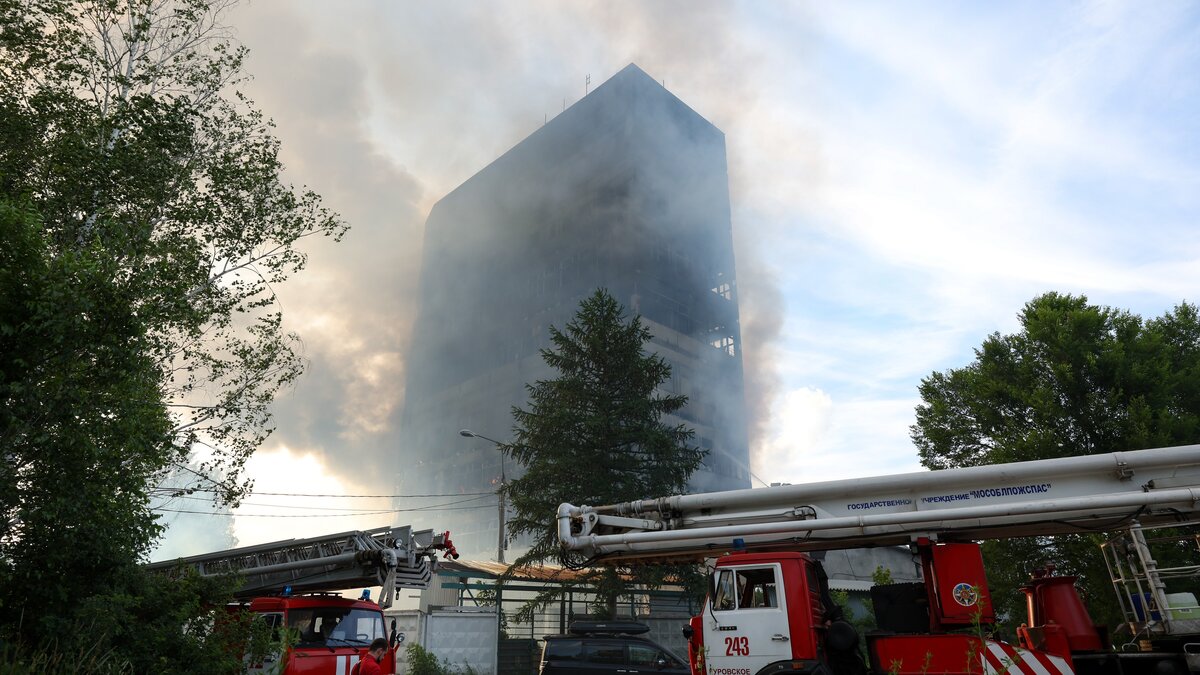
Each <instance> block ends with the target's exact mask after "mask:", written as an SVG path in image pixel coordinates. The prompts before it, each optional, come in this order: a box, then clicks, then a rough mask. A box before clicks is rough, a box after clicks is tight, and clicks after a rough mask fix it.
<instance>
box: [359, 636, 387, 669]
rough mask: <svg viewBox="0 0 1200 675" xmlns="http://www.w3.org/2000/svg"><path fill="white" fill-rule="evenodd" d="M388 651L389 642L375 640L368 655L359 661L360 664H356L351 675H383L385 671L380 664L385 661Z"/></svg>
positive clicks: (368, 650) (379, 639) (380, 639)
mask: <svg viewBox="0 0 1200 675" xmlns="http://www.w3.org/2000/svg"><path fill="white" fill-rule="evenodd" d="M387 649H388V643H387V640H385V639H383V638H375V641H374V642H372V643H371V646H370V647H369V648H368V649H367V653H366V654H364V655H363V656H362V658H361V659H359V661H358V663H356V664H354V670H352V671H350V672H351V675H383V669H382V668H380V667H379V662H380V661H382V660H383V655H384V654H386V653H387Z"/></svg>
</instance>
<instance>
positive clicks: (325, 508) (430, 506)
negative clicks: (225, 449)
mask: <svg viewBox="0 0 1200 675" xmlns="http://www.w3.org/2000/svg"><path fill="white" fill-rule="evenodd" d="M494 496H495V493H494V492H489V493H485V494H484V495H483V496H481V497H471V498H470V499H460V500H458V501H453V502H446V503H445V504H427V505H425V506H421V507H414V508H413V509H412V510H414V511H415V510H423V509H436V508H438V507H440V506H455V505H458V504H466V503H468V502H477V501H479V500H480V499H487V498H488V497H494ZM171 499H187V500H190V501H195V502H208V501H210V500H208V499H206V498H204V497H185V496H182V495H180V496H176V497H172V498H171ZM163 506H166V504H163ZM240 506H264V507H266V508H271V509H308V510H313V511H353V512H356V513H361V512H365V511H371V512H374V511H376V510H377V509H367V508H361V509H339V508H337V507H332V506H298V505H295V504H264V503H262V502H242V503H241V504H240ZM230 515H236V514H233V513H231V514H230Z"/></svg>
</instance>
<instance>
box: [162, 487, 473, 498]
mask: <svg viewBox="0 0 1200 675" xmlns="http://www.w3.org/2000/svg"><path fill="white" fill-rule="evenodd" d="M151 491H152V492H169V493H174V492H189V493H190V492H216V490H214V489H212V488H168V487H156V488H151ZM248 494H252V495H258V496H261V497H333V498H338V499H413V498H418V497H471V496H476V495H494V494H496V493H495V491H491V492H444V493H430V494H412V495H332V494H317V493H313V492H259V491H258V490H251V491H250V492H249V493H248Z"/></svg>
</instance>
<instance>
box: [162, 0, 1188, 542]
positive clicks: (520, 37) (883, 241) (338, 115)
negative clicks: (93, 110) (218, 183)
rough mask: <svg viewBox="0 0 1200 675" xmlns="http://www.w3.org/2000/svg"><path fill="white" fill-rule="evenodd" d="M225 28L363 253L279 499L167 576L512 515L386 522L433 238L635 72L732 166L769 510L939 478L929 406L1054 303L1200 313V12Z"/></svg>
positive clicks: (452, 17)
mask: <svg viewBox="0 0 1200 675" xmlns="http://www.w3.org/2000/svg"><path fill="white" fill-rule="evenodd" d="M225 23H226V24H227V25H228V26H230V28H231V29H232V32H233V35H234V36H235V37H236V38H237V39H238V40H239V41H240V42H241V43H242V44H243V45H245V46H246V47H248V48H249V50H250V56H249V58H248V59H247V62H246V71H247V73H248V74H249V75H251V76H252V77H253V80H252V81H250V82H248V83H245V84H244V85H243V89H244V91H246V92H247V93H248V94H249V95H250V96H251V98H252V99H253V100H254V101H255V102H256V103H257V105H258V106H259V108H261V109H262V110H263V111H264V112H265V113H266V114H267V115H268V116H270V117H271V118H273V119H274V121H275V123H276V125H277V126H276V129H275V132H276V135H277V137H278V138H279V139H280V141H281V143H282V152H281V156H282V159H283V161H284V163H285V165H286V167H287V168H286V174H285V177H286V178H287V180H289V181H291V182H293V183H295V184H296V185H306V186H308V187H310V188H312V189H314V190H316V191H317V192H318V193H320V194H322V195H323V196H324V198H325V201H326V204H327V205H328V206H329V207H330V208H332V209H334V210H336V211H338V212H339V213H341V215H342V216H343V217H344V218H345V220H346V221H347V222H348V223H349V224H350V226H351V231H350V232H349V234H348V235H347V236H346V238H345V240H344V241H343V242H341V243H338V244H335V243H333V242H329V241H324V242H318V243H317V244H316V245H313V246H311V247H310V248H309V249H308V250H307V252H308V254H309V256H310V258H309V265H308V268H307V269H306V270H304V271H303V272H301V273H300V274H299V275H297V276H295V277H294V278H293V279H292V280H290V281H289V282H288V283H286V284H285V285H283V286H280V287H279V288H278V289H277V290H278V292H279V297H280V300H281V302H282V306H283V311H284V313H285V316H286V321H287V324H288V327H289V328H290V329H291V330H294V331H295V332H296V333H297V334H298V335H299V336H300V338H301V341H302V351H303V353H304V356H305V359H306V360H307V363H308V370H307V372H306V374H305V375H304V376H303V377H302V378H301V380H300V381H299V382H298V383H297V384H296V385H295V386H294V387H293V388H292V389H290V390H288V391H286V392H284V393H283V394H281V396H280V397H279V399H278V401H277V403H276V407H275V414H276V417H275V423H276V425H277V431H276V432H275V433H274V434H273V435H272V436H271V437H270V438H269V439H268V441H267V442H266V444H265V445H264V446H263V448H262V449H261V450H260V451H259V452H258V454H257V455H256V456H255V457H254V459H253V460H251V463H250V465H249V473H250V475H251V476H252V477H253V478H254V479H255V481H256V482H255V494H254V495H252V496H251V497H249V498H248V499H247V500H246V503H245V504H243V505H242V506H241V507H240V508H239V509H238V510H237V511H236V512H235V513H234V514H233V515H232V517H230V516H212V515H199V514H186V513H176V512H170V513H166V512H164V522H165V523H166V524H168V525H169V526H170V529H169V531H168V534H167V536H166V538H165V539H164V541H163V543H162V546H161V547H160V549H159V550H158V551H156V552H155V553H154V554H153V555H152V558H154V559H161V558H165V557H172V556H178V555H187V554H193V553H199V552H203V551H208V550H215V549H219V548H224V547H226V546H231V545H234V544H237V545H251V544H257V543H262V542H266V541H274V540H279V539H285V538H291V537H307V536H313V535H314V534H323V533H332V532H339V531H344V530H351V529H361V528H368V527H378V526H383V525H404V524H412V525H414V526H415V527H417V528H418V529H420V528H426V527H428V528H433V529H438V525H437V514H438V513H439V509H443V508H495V506H494V502H489V501H488V499H490V497H489V496H486V495H485V496H478V497H472V498H470V499H474V500H475V501H473V502H469V503H468V502H466V501H465V499H464V498H457V499H442V498H437V497H430V498H423V499H412V500H409V501H403V500H402V501H401V502H400V508H401V509H405V510H401V511H396V510H395V509H396V504H394V503H393V501H392V500H391V499H389V498H387V497H363V496H361V495H390V494H392V493H393V492H394V488H392V487H391V485H390V484H391V477H390V476H389V475H388V471H387V470H386V465H385V464H384V458H386V457H387V456H388V453H389V452H390V453H394V452H395V449H396V448H395V440H396V438H397V429H396V426H397V424H398V421H399V414H398V412H399V410H400V408H401V406H402V404H403V399H404V391H403V388H404V387H403V381H404V372H405V359H404V355H405V351H406V348H407V340H408V338H409V333H410V331H411V326H412V319H413V317H414V314H415V311H416V306H415V296H416V283H417V275H418V273H419V266H420V255H421V241H422V234H423V228H424V222H425V218H426V217H427V216H428V214H429V210H430V208H431V207H432V206H433V204H434V203H435V202H437V200H439V199H440V198H441V197H443V196H445V195H446V194H447V193H448V192H449V191H450V190H452V189H453V188H454V187H456V186H457V185H459V184H460V183H462V182H463V181H464V180H466V179H467V178H469V177H470V176H471V175H473V174H474V173H475V172H477V171H479V170H480V169H482V168H483V167H484V166H486V165H487V164H488V163H490V162H491V161H492V160H493V159H495V158H496V157H498V156H499V155H500V154H502V153H503V152H505V151H506V150H508V149H509V148H511V147H512V146H514V145H516V144H517V143H518V142H520V141H521V140H522V139H523V138H525V137H526V136H528V135H529V134H530V133H532V132H533V131H535V130H537V129H538V128H539V127H540V126H541V125H543V124H545V123H546V121H547V120H549V119H552V118H553V117H554V116H555V115H556V114H558V113H561V112H562V110H563V109H564V108H565V107H567V106H570V105H571V104H573V103H574V102H576V101H578V100H579V99H580V98H581V97H582V96H584V95H585V92H586V91H588V90H591V89H594V88H595V86H596V85H598V84H600V83H601V82H603V81H604V80H606V79H608V78H609V77H611V76H612V75H613V74H615V73H616V72H617V71H619V70H621V69H622V68H623V67H625V66H626V65H628V64H629V63H636V64H637V65H638V66H639V67H640V68H642V69H643V70H645V71H646V72H647V73H648V74H649V75H650V76H651V77H653V78H655V79H657V80H659V81H660V82H662V83H663V85H664V86H665V87H666V88H667V89H668V90H670V91H671V92H672V93H673V94H674V95H676V96H678V97H679V98H680V99H681V100H683V101H684V102H685V103H686V104H688V105H689V106H690V107H691V108H693V109H694V110H696V111H697V112H698V113H699V114H700V115H702V116H704V117H705V118H706V119H708V120H709V121H710V122H712V123H713V124H715V125H716V126H717V127H718V128H720V129H721V130H722V131H724V133H725V136H726V144H727V152H728V157H729V182H730V198H731V203H732V217H733V228H734V243H735V254H736V265H737V282H738V291H739V303H740V310H741V328H742V338H743V359H744V365H745V369H746V378H747V406H748V410H749V413H750V417H751V420H752V428H751V456H752V460H751V461H752V465H751V470H752V472H753V474H754V475H755V476H756V480H755V481H754V485H755V486H758V485H761V484H762V482H761V480H769V481H781V482H792V483H802V482H811V481H820V480H828V479H835V478H850V477H856V476H868V475H880V474H887V473H899V472H908V471H917V470H920V469H921V467H920V465H919V463H918V461H917V457H916V450H915V448H914V446H913V444H912V442H911V440H910V439H909V426H910V425H911V424H912V423H913V421H914V412H913V411H914V408H915V406H916V405H918V404H919V403H920V399H919V396H918V393H917V386H918V384H919V383H920V381H921V379H922V378H923V377H927V376H928V375H929V374H930V373H932V372H934V371H939V370H946V369H949V368H954V367H961V366H963V365H966V364H968V363H969V362H970V361H971V360H972V359H973V357H974V353H973V351H972V350H973V349H974V348H975V347H977V346H978V345H979V344H980V343H981V342H982V341H983V339H984V338H985V337H986V336H987V335H988V334H990V333H992V332H996V331H999V332H1001V333H1011V332H1015V331H1016V330H1017V329H1018V323H1017V314H1018V312H1019V311H1020V309H1021V307H1022V306H1023V305H1024V303H1026V302H1028V301H1029V300H1031V299H1033V298H1034V297H1036V296H1037V295H1040V294H1042V293H1045V292H1047V291H1058V292H1064V293H1073V294H1084V295H1086V296H1087V297H1088V298H1089V300H1091V301H1092V302H1094V303H1097V304H1102V305H1110V306H1115V307H1121V308H1126V309H1129V310H1132V311H1134V312H1136V313H1138V314H1141V315H1143V316H1158V315H1161V314H1163V313H1164V312H1167V311H1169V310H1170V309H1171V308H1172V307H1174V306H1175V305H1177V304H1178V303H1180V302H1182V301H1188V302H1193V303H1195V302H1197V301H1200V297H1198V295H1200V294H1198V292H1197V291H1198V289H1200V227H1197V224H1198V223H1200V78H1198V77H1197V76H1196V73H1200V5H1196V4H1195V3H1189V2H1170V1H1165V0H1164V1H1161V2H1155V3H1137V2H1055V3H1047V2H1009V3H929V2H924V3H909V2H888V3H882V2H880V3H866V2H860V3H816V2H812V3H809V2H782V1H781V2H770V3H767V2H758V3H750V2H746V3H739V2H711V1H699V2H698V1H687V2H681V1H667V0H657V1H654V2H633V1H630V0H597V1H595V2H583V1H568V2H559V1H550V0H519V1H518V0H514V1H508V2H503V3H500V2H471V3H466V2H462V3H417V2H384V1H383V0H376V1H373V2H367V1H365V0H353V1H343V2H338V3H329V2H322V1H320V0H286V1H285V0H258V1H255V2H250V3H245V4H241V5H238V6H236V7H235V8H234V9H232V10H231V11H230V12H229V13H228V14H226V16H225ZM476 431H481V432H482V430H476ZM504 431H505V430H499V431H497V432H496V433H497V434H503V433H504ZM454 441H455V439H453V438H452V439H448V443H453V442H454ZM270 493H286V494H270ZM296 495H304V496H296ZM308 495H331V496H320V497H318V496H308ZM409 504H411V506H409ZM170 506H171V507H172V508H175V509H176V510H193V509H195V510H201V511H203V510H206V506H205V504H204V503H203V502H202V501H194V502H183V501H181V500H175V501H173V502H172V504H171V505H170Z"/></svg>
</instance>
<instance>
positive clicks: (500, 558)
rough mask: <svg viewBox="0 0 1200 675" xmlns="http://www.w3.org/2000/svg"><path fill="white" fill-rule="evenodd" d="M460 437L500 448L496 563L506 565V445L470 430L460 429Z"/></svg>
mask: <svg viewBox="0 0 1200 675" xmlns="http://www.w3.org/2000/svg"><path fill="white" fill-rule="evenodd" d="M458 435H459V436H464V437H466V438H479V439H483V440H485V441H487V442H489V443H491V444H492V445H495V446H496V447H497V448H500V489H499V490H498V491H497V494H498V496H499V498H500V513H499V516H500V518H499V519H500V534H499V537H498V540H497V542H496V562H498V563H500V564H504V539H505V537H504V511H505V504H504V486H505V484H506V481H505V476H504V444H503V443H501V442H500V441H497V440H496V439H494V438H488V437H487V436H484V435H482V434H477V433H475V432H474V431H471V430H470V429H460V430H459V432H458Z"/></svg>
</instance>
